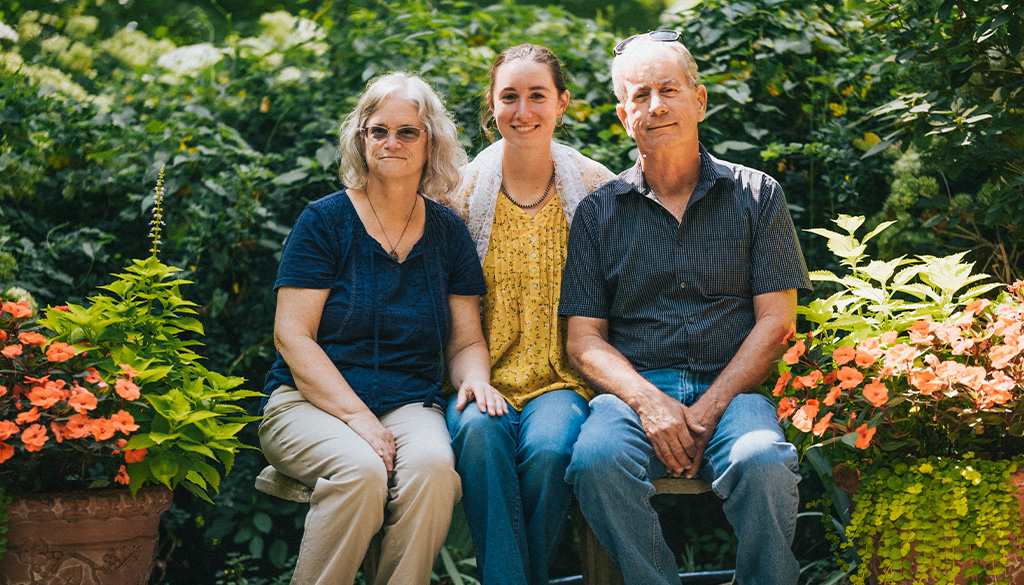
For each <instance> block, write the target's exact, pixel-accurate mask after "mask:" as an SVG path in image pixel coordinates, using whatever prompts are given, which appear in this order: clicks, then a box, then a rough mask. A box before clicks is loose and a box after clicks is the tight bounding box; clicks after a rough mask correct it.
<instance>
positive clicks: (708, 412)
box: [686, 394, 728, 479]
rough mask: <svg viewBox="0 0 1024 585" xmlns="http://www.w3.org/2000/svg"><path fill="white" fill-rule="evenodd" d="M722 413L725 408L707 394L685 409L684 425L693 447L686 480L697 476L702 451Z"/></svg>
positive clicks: (713, 433)
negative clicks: (687, 428)
mask: <svg viewBox="0 0 1024 585" xmlns="http://www.w3.org/2000/svg"><path fill="white" fill-rule="evenodd" d="M725 406H728V404H726V405H725ZM724 412H725V408H724V407H722V406H721V405H720V404H717V403H716V402H715V401H713V400H712V399H710V397H708V395H707V394H705V395H704V396H702V397H701V398H700V399H698V400H697V402H695V403H694V404H693V405H691V406H690V407H689V408H688V409H687V413H686V414H687V416H686V424H687V425H688V427H689V429H690V435H691V437H692V439H693V445H694V447H693V448H694V455H693V457H692V458H691V462H692V465H691V466H690V469H688V470H687V471H686V477H687V478H690V479H693V478H694V477H696V476H697V470H698V469H700V464H701V463H702V462H703V460H704V450H705V449H707V447H708V443H709V442H710V441H711V437H713V436H714V435H715V429H717V428H718V421H720V420H721V419H722V413H724Z"/></svg>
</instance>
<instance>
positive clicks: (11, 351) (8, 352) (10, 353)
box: [0, 343, 21, 358]
mask: <svg viewBox="0 0 1024 585" xmlns="http://www.w3.org/2000/svg"><path fill="white" fill-rule="evenodd" d="M0 353H2V354H4V357H9V358H16V357H18V356H19V355H21V344H20V343H14V344H11V345H8V346H6V347H4V348H3V350H0Z"/></svg>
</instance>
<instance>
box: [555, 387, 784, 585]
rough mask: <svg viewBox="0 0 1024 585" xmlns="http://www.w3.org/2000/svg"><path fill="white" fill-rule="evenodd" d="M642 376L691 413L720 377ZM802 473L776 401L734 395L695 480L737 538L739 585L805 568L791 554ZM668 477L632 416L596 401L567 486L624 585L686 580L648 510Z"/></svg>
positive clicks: (780, 578)
mask: <svg viewBox="0 0 1024 585" xmlns="http://www.w3.org/2000/svg"><path fill="white" fill-rule="evenodd" d="M642 375H643V376H644V377H645V378H647V379H648V380H649V381H650V382H651V383H652V384H654V385H655V386H657V387H658V388H660V389H661V390H662V391H663V392H665V393H666V394H668V395H669V396H671V397H673V398H675V399H676V400H679V401H681V402H683V403H684V404H687V405H690V404H693V403H694V402H696V401H697V399H698V398H700V396H701V395H702V394H703V393H704V391H705V390H707V388H708V386H710V385H711V382H713V381H714V376H707V375H701V374H695V373H692V372H688V371H685V370H677V369H671V368H670V369H663V370H651V371H648V372H642ZM797 467H798V463H797V455H796V449H795V448H794V447H793V445H791V444H789V443H787V442H786V439H785V436H784V435H783V434H782V430H781V429H780V428H779V424H778V419H777V416H776V409H775V406H774V405H773V404H772V403H771V401H770V400H768V399H767V398H765V397H763V396H761V395H758V394H741V395H740V396H737V397H736V398H735V399H734V400H733V401H732V403H731V404H730V405H729V407H728V408H727V409H726V411H725V414H723V415H722V419H721V421H719V423H718V427H717V429H716V430H715V434H714V436H713V437H712V439H711V441H710V442H709V443H708V446H707V449H706V450H705V452H704V459H703V461H702V463H701V466H700V469H699V473H700V475H701V476H702V477H703V478H704V479H706V480H708V481H709V482H710V483H711V487H712V489H713V490H714V492H715V494H717V495H718V497H720V498H722V499H723V500H725V502H724V509H725V514H726V517H727V518H728V519H729V522H730V523H731V524H732V527H733V530H734V531H735V532H736V536H737V538H738V540H739V550H738V552H737V555H736V579H737V581H738V582H739V583H740V584H741V585H753V584H757V585H762V584H780V585H781V584H786V585H793V584H795V583H796V582H797V577H798V575H799V570H800V567H799V564H798V563H797V560H796V557H794V556H793V552H792V550H791V547H792V544H793V536H794V532H795V528H796V514H797V508H798V506H799V500H800V498H799V493H798V492H797V482H798V481H799V480H800V476H799V475H797V474H796V473H794V472H795V471H796V470H797ZM664 475H665V466H664V465H662V463H661V461H660V460H659V459H658V458H657V456H656V455H655V454H654V448H653V447H651V444H650V442H649V441H648V440H647V436H646V435H645V434H644V430H643V428H642V427H641V426H640V418H639V417H638V416H637V415H636V413H635V412H633V410H632V409H631V408H630V407H629V406H627V405H626V403H625V402H623V401H622V400H620V399H619V398H617V397H615V396H613V395H610V394H602V395H600V396H598V397H596V398H594V399H593V400H591V401H590V417H589V418H588V419H587V422H586V423H585V424H584V425H583V429H582V431H581V432H580V438H579V441H577V443H576V447H575V449H574V450H573V455H572V463H571V464H570V465H569V469H568V472H567V473H566V481H569V482H571V483H572V484H573V485H574V487H575V491H576V497H577V499H578V500H579V502H580V509H581V510H582V511H583V515H584V517H585V518H586V519H587V522H588V523H589V524H590V527H591V528H592V529H593V530H594V534H595V535H596V536H597V539H598V540H599V541H600V542H601V544H602V545H603V546H604V548H605V550H607V551H608V553H609V555H611V557H612V560H614V561H615V564H616V566H618V567H619V569H620V570H621V571H622V574H623V577H624V579H625V582H626V583H627V585H653V584H655V583H660V584H665V585H668V584H673V585H678V584H679V582H680V581H679V575H678V568H677V565H676V562H675V556H674V555H673V553H672V551H671V550H670V549H669V548H668V546H667V545H666V544H665V538H664V534H663V532H662V528H661V524H660V523H659V521H658V514H657V513H656V512H655V511H654V509H653V508H652V507H651V496H653V495H654V485H652V483H651V482H652V480H655V479H658V478H659V477H662V476H664Z"/></svg>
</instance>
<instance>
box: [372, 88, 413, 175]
mask: <svg viewBox="0 0 1024 585" xmlns="http://www.w3.org/2000/svg"><path fill="white" fill-rule="evenodd" d="M370 126H380V127H383V128H387V129H388V130H390V132H388V135H387V137H386V138H385V139H383V140H380V141H375V140H373V138H371V137H370V136H367V135H364V136H363V143H364V144H365V145H366V146H365V156H366V165H367V167H368V169H369V174H370V176H371V177H374V176H376V177H377V178H379V179H386V180H396V179H411V178H413V177H415V178H416V180H417V181H419V177H420V175H422V174H423V167H424V166H425V165H426V162H427V140H429V137H428V136H427V133H426V125H425V124H424V123H423V122H422V121H421V120H420V116H419V112H418V111H417V109H416V105H415V104H413V103H412V102H410V101H408V100H405V99H402V98H401V97H390V98H388V99H386V100H384V101H383V102H381V104H380V107H378V108H377V111H375V112H374V113H373V114H372V115H371V116H370V117H369V118H367V120H366V126H365V127H370ZM406 126H411V127H415V128H419V129H420V130H423V132H421V133H420V136H419V139H417V140H416V141H415V142H412V143H406V142H402V141H400V140H399V139H398V133H397V130H398V129H399V128H402V127H406Z"/></svg>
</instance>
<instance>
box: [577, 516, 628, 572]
mask: <svg viewBox="0 0 1024 585" xmlns="http://www.w3.org/2000/svg"><path fill="white" fill-rule="evenodd" d="M576 522H577V524H576V527H577V534H579V537H580V561H581V563H580V564H581V569H582V573H583V585H623V581H622V573H620V572H619V569H618V568H616V566H615V563H614V562H612V558H611V557H610V556H608V553H607V552H606V551H605V550H604V547H603V546H601V543H600V542H598V540H597V536H595V535H594V531H593V530H591V529H590V525H589V524H587V520H586V519H585V518H584V517H583V512H580V511H579V508H576Z"/></svg>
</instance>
